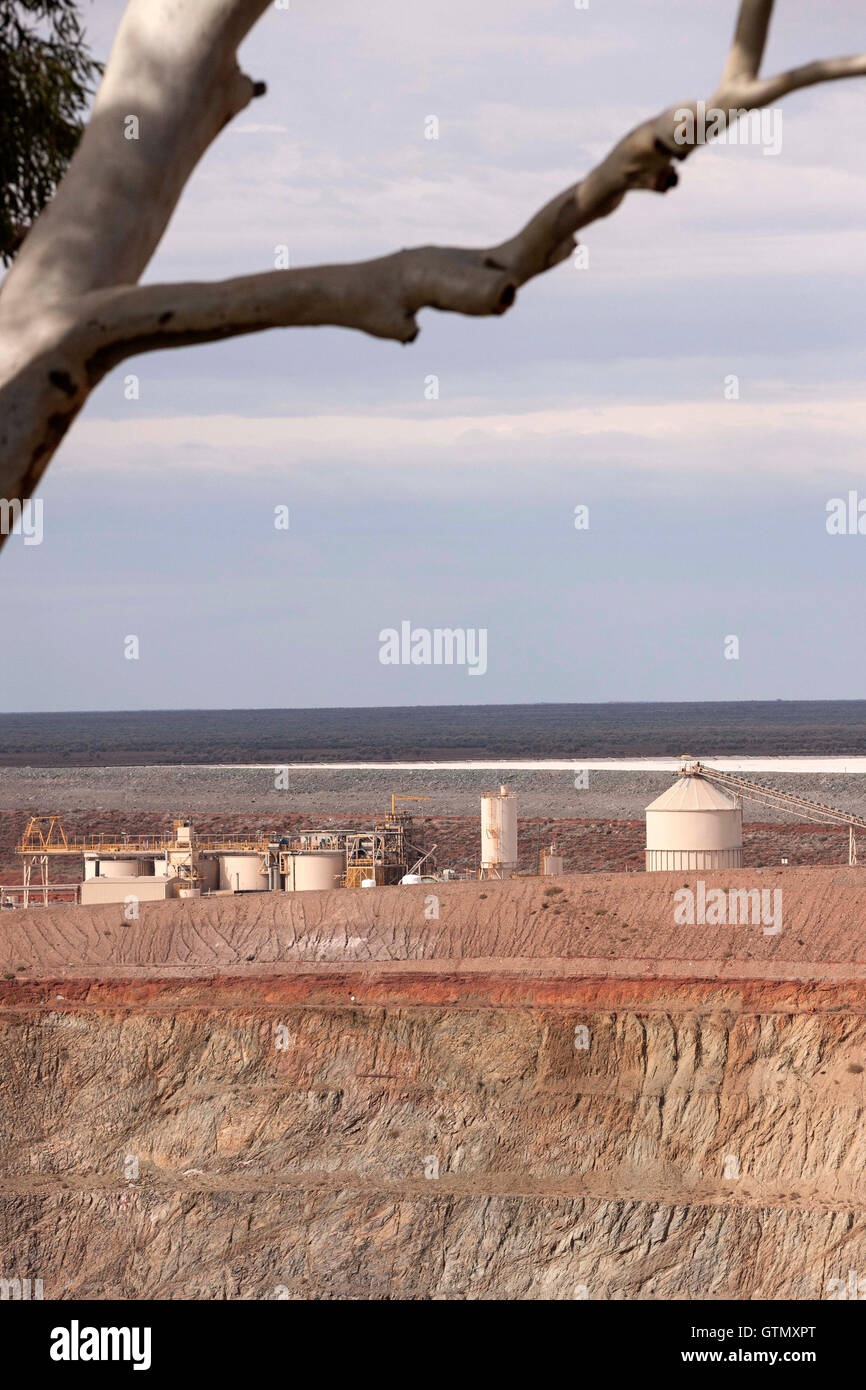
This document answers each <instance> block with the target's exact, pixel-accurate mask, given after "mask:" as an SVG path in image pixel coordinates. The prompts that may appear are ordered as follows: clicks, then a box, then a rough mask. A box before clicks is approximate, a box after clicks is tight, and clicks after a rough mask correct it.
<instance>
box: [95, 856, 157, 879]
mask: <svg viewBox="0 0 866 1390" xmlns="http://www.w3.org/2000/svg"><path fill="white" fill-rule="evenodd" d="M98 864H99V868H98V869H97V873H98V874H99V877H100V878H138V876H139V874H146V873H147V872H148V869H149V870H150V872H151V873H153V861H152V860H139V859H100V860H99V861H98ZM85 872H86V868H85Z"/></svg>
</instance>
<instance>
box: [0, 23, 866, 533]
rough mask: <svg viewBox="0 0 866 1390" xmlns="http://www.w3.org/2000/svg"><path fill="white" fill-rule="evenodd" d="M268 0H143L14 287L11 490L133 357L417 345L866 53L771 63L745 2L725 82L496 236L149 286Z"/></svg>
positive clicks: (1, 352) (2, 373) (493, 309)
mask: <svg viewBox="0 0 866 1390" xmlns="http://www.w3.org/2000/svg"><path fill="white" fill-rule="evenodd" d="M266 4H267V0H131V3H130V4H129V6H128V8H127V10H126V12H125V14H124V19H123V22H122V24H121V27H120V31H119V32H118V36H117V39H116V42H115V45H114V49H113V51H112V55H111V59H110V61H109V64H108V67H107V69H106V73H105V78H104V81H103V84H102V87H101V88H100V92H99V94H98V98H97V102H96V105H95V108H94V113H93V117H92V120H91V122H90V125H89V127H88V130H87V133H86V135H85V137H84V140H83V141H82V144H81V146H80V148H79V151H78V152H77V154H76V156H75V159H74V160H73V162H72V164H71V166H70V169H69V172H68V174H67V177H66V178H65V179H64V181H63V183H62V185H61V187H60V189H59V190H58V193H57V195H56V197H55V199H54V201H53V202H52V204H51V205H50V206H49V207H48V208H47V209H46V211H45V212H44V213H43V215H42V217H40V219H39V221H38V222H37V224H36V226H35V228H34V229H33V231H32V232H31V234H30V235H29V236H28V238H27V240H26V241H25V243H24V247H23V249H22V251H21V253H20V256H19V260H18V261H17V262H16V265H15V266H14V268H13V270H12V272H11V273H10V275H9V276H8V277H7V281H6V283H5V285H4V287H3V291H2V294H0V404H2V406H3V407H4V414H3V416H2V423H0V495H3V496H5V497H7V498H12V497H18V498H20V499H24V498H26V497H29V496H30V495H32V491H33V488H34V487H35V485H36V483H37V482H38V480H39V478H40V476H41V474H42V472H43V471H44V469H45V467H46V465H47V463H48V461H49V459H50V457H51V455H52V453H53V452H54V450H55V449H56V447H57V444H58V443H59V441H60V439H61V438H62V437H63V434H64V433H65V431H66V429H67V428H68V426H69V424H70V423H71V421H72V420H73V419H74V418H75V415H76V414H77V413H78V411H79V410H80V408H81V406H82V405H83V403H84V401H85V400H86V399H87V395H88V394H89V392H90V391H91V390H92V389H93V387H94V386H95V385H96V384H97V382H98V381H99V380H100V379H101V378H102V376H104V374H105V373H106V372H107V371H108V370H110V369H111V367H113V366H115V365H116V364H117V363H118V362H121V361H123V360H125V359H126V358H128V357H131V356H134V355H136V354H138V353H141V352H148V351H153V350H157V349H161V348H170V347H178V346H185V345H189V344H192V343H202V342H213V341H217V340H219V339H223V338H228V337H233V336H236V335H239V334H244V333H254V332H259V331H262V330H265V329H270V328H281V327H292V326H297V327H302V326H314V325H332V326H339V327H344V328H355V329H358V330H359V331H361V332H364V333H368V334H370V335H371V336H374V337H378V338H388V339H393V340H395V341H397V342H400V343H409V342H411V341H412V340H413V339H414V338H415V336H416V335H417V332H418V325H417V319H416V315H417V314H418V312H419V311H420V310H421V309H425V308H435V309H440V310H443V311H449V312H453V313H460V314H470V315H496V314H502V313H504V312H505V311H506V310H507V309H508V308H509V307H510V305H511V304H512V303H513V301H514V299H515V296H516V292H517V290H518V289H519V287H520V286H521V285H523V284H525V283H526V282H527V281H528V280H530V279H532V278H533V277H534V276H536V275H540V274H542V273H543V272H544V271H547V270H549V269H550V268H551V267H553V266H555V265H558V264H560V263H561V262H562V261H564V260H566V259H567V258H568V257H569V255H570V254H571V252H572V250H573V249H574V247H575V245H576V233H577V232H578V231H579V230H580V229H581V228H583V227H586V226H588V225H589V224H591V223H592V222H595V221H597V220H598V219H599V218H603V217H607V216H609V215H610V213H612V212H613V211H614V210H615V209H616V208H617V207H618V206H619V205H620V203H621V202H622V200H623V198H624V197H625V196H626V195H627V194H628V193H629V192H631V191H632V190H635V189H648V190H650V191H653V192H657V193H665V192H667V190H668V189H670V188H673V187H674V186H675V184H676V183H677V179H678V176H677V171H676V167H675V165H676V164H677V163H679V162H682V161H683V160H685V159H686V158H687V157H688V156H689V155H691V154H692V153H693V152H694V150H695V149H696V148H697V147H698V142H697V141H689V140H688V139H684V138H683V135H682V121H683V116H684V113H690V114H691V116H692V117H693V118H696V117H697V114H698V111H699V108H700V107H701V106H703V107H704V109H705V110H709V109H712V110H713V111H714V112H716V113H719V115H720V121H719V123H718V125H717V126H716V131H717V133H720V131H721V130H723V129H725V128H726V127H727V124H728V122H729V121H734V120H736V119H738V118H739V116H740V115H742V114H743V113H744V112H746V111H749V110H755V109H758V108H761V107H765V106H767V105H768V104H769V103H771V102H775V101H778V100H780V99H781V98H782V97H784V96H786V95H787V94H788V93H789V92H793V91H797V90H799V89H800V88H803V87H807V86H812V85H814V84H816V83H821V82H830V81H836V80H838V79H842V78H848V77H860V76H864V75H866V55H860V56H856V57H849V58H833V59H827V60H824V61H819V62H813V63H809V64H807V65H805V66H804V67H800V68H795V69H793V70H791V71H789V72H785V73H780V74H777V75H776V76H773V77H767V78H761V77H760V76H759V72H760V67H761V62H762V59H763V54H764V49H765V45H766V40H767V34H768V29H769V24H770V19H771V16H772V11H773V4H772V0H742V3H741V5H740V9H739V15H738V19H737V24H736V29H735V33H734V38H733V41H732V45H731V49H730V52H729V54H728V57H727V61H726V63H725V65H724V68H723V72H722V78H721V82H720V86H719V88H718V90H717V91H716V92H715V93H714V95H713V96H712V97H711V98H710V99H709V100H708V101H707V102H706V103H698V102H688V103H685V104H684V105H683V106H679V107H670V108H668V109H667V110H665V111H663V112H661V113H660V114H659V115H657V116H655V117H653V118H651V119H650V120H648V121H644V122H642V123H641V124H640V125H638V126H636V127H635V129H634V130H632V131H630V132H629V134H628V135H626V136H625V137H624V138H623V139H622V140H620V141H619V143H618V144H617V145H615V146H614V148H613V149H612V150H611V151H610V153H609V154H608V155H607V156H606V157H605V158H604V159H603V160H602V161H601V162H600V163H599V164H598V165H597V166H596V167H595V168H594V169H592V170H591V171H590V172H589V173H588V174H587V175H586V176H585V177H584V178H583V179H582V180H581V181H580V182H579V183H577V184H575V185H573V186H572V187H571V188H568V189H566V190H565V192H563V193H561V194H559V195H558V196H557V197H556V198H554V199H552V200H551V201H550V202H549V203H548V204H546V206H545V207H543V208H541V210H540V211H539V212H537V213H536V214H535V215H534V216H533V217H532V218H531V219H530V220H529V221H528V222H527V223H526V225H525V226H524V227H523V228H522V229H521V231H520V232H518V234H517V235H516V236H514V237H512V238H510V239H509V240H508V241H504V242H502V243H500V244H499V245H498V246H493V247H489V248H486V249H481V250H470V249H465V248H456V247H436V246H428V247H418V248H415V249H412V250H405V251H399V252H396V253H394V254H393V255H389V256H383V257H381V258H379V259H377V260H373V261H367V262H364V263H360V264H355V265H330V266H318V267H308V268H304V269H299V270H288V271H271V272H267V273H265V274H260V275H250V276H242V277H239V278H236V279H232V280H226V281H222V282H216V283H201V284H200V283H190V284H176V285H148V286H139V285H137V284H136V281H137V280H138V278H139V276H140V275H141V272H142V270H143V269H144V267H145V265H146V264H147V261H148V259H149V258H150V256H151V255H152V253H153V251H154V249H155V248H156V246H157V245H158V243H159V240H160V238H161V236H162V233H163V231H164V229H165V226H166V224H167V222H168V220H169V217H170V216H171V212H172V211H173V209H174V206H175V204H176V202H177V200H178V198H179V197H180V194H181V192H182V190H183V187H184V185H185V183H186V181H187V179H188V177H189V174H190V173H191V171H192V169H193V168H194V166H195V164H196V162H197V160H198V159H199V158H200V157H201V154H202V153H203V152H204V150H205V149H206V148H207V146H208V144H209V143H210V142H211V141H212V140H213V139H214V138H215V136H216V135H217V134H218V133H219V131H220V130H221V129H222V128H223V126H224V125H225V124H226V122H227V121H229V120H230V119H231V117H232V116H233V115H234V114H236V112H237V111H238V110H241V109H242V108H243V106H245V105H246V103H247V102H248V101H249V100H250V99H251V97H252V96H254V95H255V94H256V92H257V86H256V84H254V83H253V82H252V81H251V79H249V78H247V77H244V76H243V75H242V74H241V72H240V69H239V68H238V66H237V59H236V48H237V45H238V43H239V42H240V41H241V39H242V38H243V36H244V35H245V34H246V32H247V30H248V29H249V27H250V25H251V24H253V23H254V22H255V20H256V18H258V16H259V15H260V14H261V12H262V11H263V10H264V9H265V7H266ZM166 35H168V38H166ZM136 114H137V115H139V117H140V125H141V139H140V141H139V142H124V137H123V131H122V127H123V120H124V118H125V117H127V116H129V115H136ZM130 145H131V146H132V148H130ZM3 539H4V538H3V537H2V536H0V544H2V541H3Z"/></svg>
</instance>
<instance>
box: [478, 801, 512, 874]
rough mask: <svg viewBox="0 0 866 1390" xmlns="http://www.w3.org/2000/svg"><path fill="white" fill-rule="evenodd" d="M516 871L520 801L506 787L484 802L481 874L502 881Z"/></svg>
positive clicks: (482, 803) (482, 812)
mask: <svg viewBox="0 0 866 1390" xmlns="http://www.w3.org/2000/svg"><path fill="white" fill-rule="evenodd" d="M516 868H517V797H516V796H515V794H514V792H510V791H509V790H508V788H507V787H500V788H499V791H498V792H491V793H489V794H488V795H487V796H482V798H481V872H482V873H483V874H487V875H488V876H489V877H495V878H501V877H502V876H503V875H504V874H505V872H507V871H510V870H513V869H516Z"/></svg>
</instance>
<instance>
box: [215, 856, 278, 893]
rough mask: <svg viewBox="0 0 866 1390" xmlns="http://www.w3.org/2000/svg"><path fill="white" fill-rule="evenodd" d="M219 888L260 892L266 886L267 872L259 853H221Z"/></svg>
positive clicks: (242, 891)
mask: <svg viewBox="0 0 866 1390" xmlns="http://www.w3.org/2000/svg"><path fill="white" fill-rule="evenodd" d="M219 863H220V877H219V884H220V888H229V889H231V891H232V892H233V893H262V892H265V890H266V889H267V886H268V873H267V869H266V868H265V867H264V863H263V860H262V856H261V855H260V854H221V855H220V856H219Z"/></svg>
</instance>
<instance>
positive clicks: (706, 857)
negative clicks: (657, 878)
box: [646, 773, 743, 871]
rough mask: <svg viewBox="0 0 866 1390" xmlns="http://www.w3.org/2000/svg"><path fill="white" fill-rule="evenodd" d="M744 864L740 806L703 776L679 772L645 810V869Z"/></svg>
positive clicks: (730, 866) (723, 866)
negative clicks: (672, 781)
mask: <svg viewBox="0 0 866 1390" xmlns="http://www.w3.org/2000/svg"><path fill="white" fill-rule="evenodd" d="M742 864H743V811H742V807H741V806H739V804H738V803H737V802H736V801H735V800H734V799H733V797H731V796H729V795H728V793H727V792H725V791H722V789H721V787H716V786H714V785H713V783H712V782H708V781H707V780H706V778H705V777H701V776H700V775H699V774H697V773H685V774H681V775H680V777H679V778H678V779H677V781H676V782H675V783H674V785H673V786H672V787H669V788H668V790H667V791H666V792H662V794H661V796H659V797H657V798H656V800H655V801H653V802H652V803H651V804H650V805H649V806H647V808H646V867H647V870H650V871H653V870H665V869H668V870H670V869H738V868H741V867H742Z"/></svg>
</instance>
